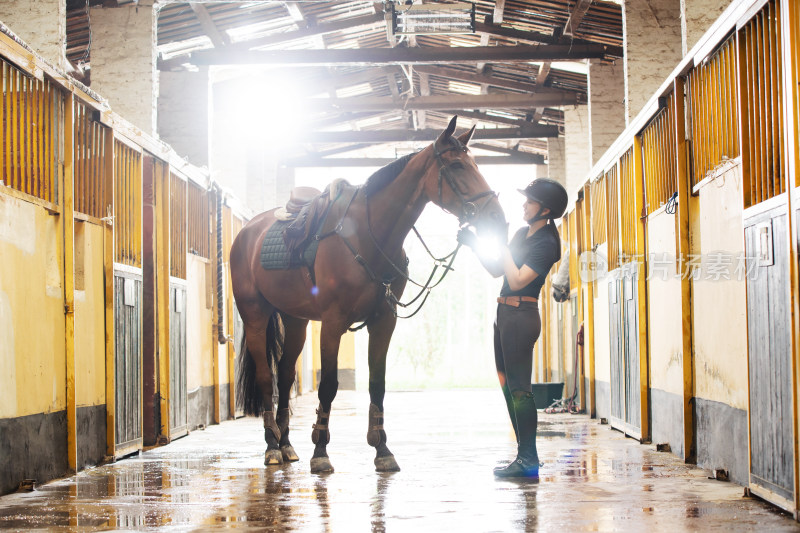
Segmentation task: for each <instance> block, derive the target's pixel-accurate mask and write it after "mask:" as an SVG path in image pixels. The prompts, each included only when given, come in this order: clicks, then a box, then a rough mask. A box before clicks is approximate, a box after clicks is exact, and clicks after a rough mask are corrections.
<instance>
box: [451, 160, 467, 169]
mask: <svg viewBox="0 0 800 533" xmlns="http://www.w3.org/2000/svg"><path fill="white" fill-rule="evenodd" d="M450 168H452V169H454V170H464V163H462V162H461V161H453V162H452V163H450Z"/></svg>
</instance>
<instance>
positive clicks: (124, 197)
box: [114, 141, 142, 267]
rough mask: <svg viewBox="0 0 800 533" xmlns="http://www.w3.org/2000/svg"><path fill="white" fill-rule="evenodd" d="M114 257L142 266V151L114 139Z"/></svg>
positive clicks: (123, 261)
mask: <svg viewBox="0 0 800 533" xmlns="http://www.w3.org/2000/svg"><path fill="white" fill-rule="evenodd" d="M114 180H115V187H114V213H115V219H114V238H115V241H116V251H115V255H114V260H115V261H116V262H117V263H122V264H124V265H128V266H133V267H141V266H142V154H140V153H139V152H137V151H136V150H134V149H133V148H131V147H129V146H127V145H125V144H124V143H122V142H120V141H115V142H114Z"/></svg>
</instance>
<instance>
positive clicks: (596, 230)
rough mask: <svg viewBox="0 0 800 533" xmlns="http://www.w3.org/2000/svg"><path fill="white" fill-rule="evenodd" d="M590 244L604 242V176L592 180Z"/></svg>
mask: <svg viewBox="0 0 800 533" xmlns="http://www.w3.org/2000/svg"><path fill="white" fill-rule="evenodd" d="M589 190H590V195H591V197H592V244H603V243H604V242H606V177H605V175H603V176H600V178H598V179H597V180H595V181H594V182H592V184H591V188H590V189H589Z"/></svg>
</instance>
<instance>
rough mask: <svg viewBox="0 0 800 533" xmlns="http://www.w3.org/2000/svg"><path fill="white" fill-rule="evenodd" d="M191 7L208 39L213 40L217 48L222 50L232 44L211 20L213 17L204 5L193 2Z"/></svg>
mask: <svg viewBox="0 0 800 533" xmlns="http://www.w3.org/2000/svg"><path fill="white" fill-rule="evenodd" d="M189 7H191V8H192V11H194V14H195V16H196V17H197V20H199V21H200V26H202V28H203V31H204V32H205V33H206V35H208V38H209V39H211V42H212V43H213V45H214V46H215V47H216V48H222V47H224V46H227V45H229V44H230V43H231V40H230V38H229V37H228V35H227V34H226V33H224V32H220V31H219V28H217V25H216V24H214V21H213V20H211V15H209V14H208V10H207V9H206V7H205V6H204V5H202V4H198V3H197V2H191V3H190V4H189Z"/></svg>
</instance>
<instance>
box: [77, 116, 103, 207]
mask: <svg viewBox="0 0 800 533" xmlns="http://www.w3.org/2000/svg"><path fill="white" fill-rule="evenodd" d="M74 122H75V135H74V146H75V160H74V165H75V166H74V175H75V211H77V212H79V213H83V214H85V215H89V216H93V217H97V218H102V217H104V216H105V213H104V211H105V206H104V203H105V202H104V201H103V200H104V198H105V185H104V184H105V176H104V172H103V170H104V166H103V161H104V160H105V132H104V129H105V128H104V127H103V125H101V124H100V123H98V122H95V121H94V120H92V118H91V109H90V108H88V107H87V106H86V105H84V104H83V103H81V102H76V104H75V121H74Z"/></svg>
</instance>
